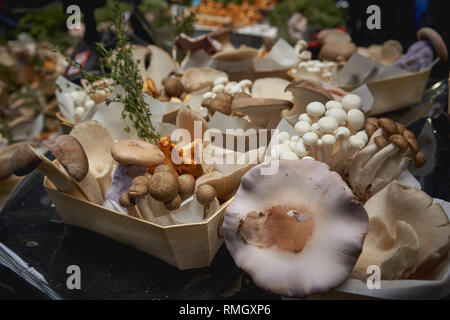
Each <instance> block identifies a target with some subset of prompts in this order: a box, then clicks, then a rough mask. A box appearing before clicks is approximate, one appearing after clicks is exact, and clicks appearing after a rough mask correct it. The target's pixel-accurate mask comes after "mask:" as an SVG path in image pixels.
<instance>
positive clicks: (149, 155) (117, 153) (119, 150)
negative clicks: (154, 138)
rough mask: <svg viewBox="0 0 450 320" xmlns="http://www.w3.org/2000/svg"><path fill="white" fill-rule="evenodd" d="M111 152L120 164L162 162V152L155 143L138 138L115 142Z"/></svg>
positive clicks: (146, 164) (143, 164)
mask: <svg viewBox="0 0 450 320" xmlns="http://www.w3.org/2000/svg"><path fill="white" fill-rule="evenodd" d="M111 154H112V156H113V158H114V160H116V161H117V162H119V163H120V164H135V165H142V166H149V165H158V164H160V163H163V162H164V159H165V158H164V153H163V152H162V151H161V150H159V148H158V147H156V146H155V145H153V144H151V143H148V142H145V141H139V140H132V139H125V140H120V141H118V142H116V143H115V144H114V145H113V147H112V148H111Z"/></svg>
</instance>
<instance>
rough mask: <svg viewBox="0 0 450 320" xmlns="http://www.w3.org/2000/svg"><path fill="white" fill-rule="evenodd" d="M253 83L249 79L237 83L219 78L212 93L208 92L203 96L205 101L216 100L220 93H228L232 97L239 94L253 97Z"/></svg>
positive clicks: (226, 78)
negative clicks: (208, 99)
mask: <svg viewBox="0 0 450 320" xmlns="http://www.w3.org/2000/svg"><path fill="white" fill-rule="evenodd" d="M252 85H253V83H252V81H250V80H248V79H244V80H241V81H239V82H237V81H229V79H228V77H219V78H217V79H216V80H215V81H214V83H213V87H212V89H211V91H208V92H206V93H205V94H204V95H203V99H207V98H212V99H214V98H216V96H217V94H218V93H219V92H224V93H228V94H230V95H232V96H234V95H236V94H238V93H245V94H248V95H251V88H252Z"/></svg>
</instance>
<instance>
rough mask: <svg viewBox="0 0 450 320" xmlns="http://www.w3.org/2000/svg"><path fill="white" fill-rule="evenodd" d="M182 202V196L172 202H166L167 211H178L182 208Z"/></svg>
mask: <svg viewBox="0 0 450 320" xmlns="http://www.w3.org/2000/svg"><path fill="white" fill-rule="evenodd" d="M182 202H183V200H182V199H181V196H180V195H179V194H178V195H177V196H176V197H175V198H173V199H172V200H170V201H167V202H165V203H164V207H166V209H167V210H177V209H178V208H179V207H180V206H181V203H182Z"/></svg>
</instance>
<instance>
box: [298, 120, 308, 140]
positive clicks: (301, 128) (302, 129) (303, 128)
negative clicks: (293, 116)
mask: <svg viewBox="0 0 450 320" xmlns="http://www.w3.org/2000/svg"><path fill="white" fill-rule="evenodd" d="M310 130H311V125H310V124H309V123H308V122H306V121H299V122H297V123H296V124H295V131H297V132H298V135H299V136H300V137H302V136H303V135H304V134H305V133H307V132H309V131H310Z"/></svg>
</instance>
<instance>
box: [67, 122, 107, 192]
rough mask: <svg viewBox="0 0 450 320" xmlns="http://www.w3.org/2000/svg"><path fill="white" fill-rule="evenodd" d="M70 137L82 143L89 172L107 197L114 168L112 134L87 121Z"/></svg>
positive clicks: (99, 125)
mask: <svg viewBox="0 0 450 320" xmlns="http://www.w3.org/2000/svg"><path fill="white" fill-rule="evenodd" d="M70 135H71V136H73V137H75V138H76V139H77V140H78V141H79V142H80V144H81V146H82V147H83V149H84V152H85V153H86V156H87V158H88V161H89V171H90V172H91V173H92V174H93V175H94V177H95V179H97V181H98V183H99V185H100V188H101V189H102V193H103V195H106V193H107V190H108V189H109V186H110V185H111V180H112V177H111V173H112V170H113V166H114V159H113V158H112V156H111V149H112V146H113V145H114V139H113V137H112V135H111V133H110V132H109V130H108V129H106V127H105V126H103V125H102V124H100V123H99V122H97V121H85V122H82V123H79V124H77V125H76V126H75V127H74V128H73V129H72V131H71V132H70Z"/></svg>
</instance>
